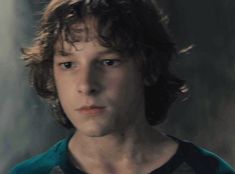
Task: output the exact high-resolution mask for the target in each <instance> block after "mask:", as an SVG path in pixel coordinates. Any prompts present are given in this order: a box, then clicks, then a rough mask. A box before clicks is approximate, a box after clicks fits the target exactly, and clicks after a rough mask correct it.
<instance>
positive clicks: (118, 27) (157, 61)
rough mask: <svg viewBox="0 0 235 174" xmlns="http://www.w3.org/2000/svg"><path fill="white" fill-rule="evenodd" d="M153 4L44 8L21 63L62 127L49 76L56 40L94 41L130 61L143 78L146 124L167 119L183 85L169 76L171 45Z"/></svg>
mask: <svg viewBox="0 0 235 174" xmlns="http://www.w3.org/2000/svg"><path fill="white" fill-rule="evenodd" d="M152 1H154V0H152ZM152 1H151V0H118V1H110V0H51V1H50V3H49V4H48V5H47V7H46V8H45V10H44V12H43V16H42V18H41V21H40V26H39V28H38V32H37V37H36V38H35V40H34V43H33V45H32V46H31V47H29V48H25V49H23V59H24V61H25V62H26V65H27V67H28V68H29V70H30V71H29V77H30V82H31V84H32V85H33V87H34V88H35V90H36V91H37V93H38V94H39V96H41V97H42V98H44V99H46V101H47V102H48V103H49V105H50V106H52V107H51V108H52V109H53V111H54V113H55V116H56V118H57V120H58V121H59V122H60V123H61V124H62V125H64V126H65V127H68V128H70V127H73V126H72V125H71V123H70V122H69V120H68V119H67V117H66V115H65V113H64V112H63V109H62V108H61V105H60V102H59V100H58V96H57V91H56V86H55V83H54V77H53V66H52V63H53V56H54V53H55V43H56V42H57V41H58V40H59V39H62V40H61V46H62V47H61V48H63V43H64V42H63V41H66V42H68V43H69V44H71V45H73V44H74V43H75V42H80V41H86V40H90V39H93V38H95V39H97V41H98V42H99V44H101V45H102V46H104V47H107V48H109V49H111V50H113V51H115V52H117V53H118V54H120V55H123V56H125V57H128V58H132V59H134V60H135V61H136V62H137V63H138V65H140V67H141V71H142V75H143V77H144V79H145V84H146V87H145V98H146V101H145V103H146V119H147V120H148V121H149V124H151V125H156V124H159V123H160V122H162V121H163V120H164V119H165V118H166V115H167V111H168V108H169V106H170V105H171V103H172V102H173V101H174V100H175V98H176V97H177V95H178V94H179V93H180V88H181V87H182V86H183V84H184V82H183V81H182V80H180V79H178V78H176V77H175V76H174V75H173V74H172V73H171V72H170V71H169V64H170V61H171V58H172V56H173V55H174V54H175V53H176V51H175V44H174V43H173V42H172V40H171V38H170V36H169V33H168V30H167V28H166V24H165V20H164V19H165V18H164V16H162V14H161V10H160V9H159V8H158V6H157V5H156V3H155V2H152ZM92 30H94V31H95V32H92ZM94 33H95V34H94ZM92 34H93V35H92Z"/></svg>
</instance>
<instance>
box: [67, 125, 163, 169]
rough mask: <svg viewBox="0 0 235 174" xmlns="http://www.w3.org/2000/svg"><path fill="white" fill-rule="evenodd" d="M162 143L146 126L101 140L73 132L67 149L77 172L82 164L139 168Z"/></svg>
mask: <svg viewBox="0 0 235 174" xmlns="http://www.w3.org/2000/svg"><path fill="white" fill-rule="evenodd" d="M142 123H143V122H142ZM164 139H165V137H164V136H163V135H162V134H161V133H160V132H158V131H156V130H154V129H153V128H152V127H151V126H149V125H148V124H147V123H146V124H140V125H135V126H133V127H130V128H129V129H128V130H125V132H116V133H113V134H109V135H106V136H103V137H87V136H84V135H83V134H81V133H79V132H78V131H77V132H75V134H74V136H73V137H72V139H71V141H70V143H69V149H70V151H71V154H72V158H73V159H72V160H73V162H74V164H75V166H77V167H80V168H82V167H81V163H82V162H84V161H85V162H86V163H87V164H88V163H90V164H93V165H97V166H99V165H103V164H115V165H116V164H117V162H120V165H121V164H122V163H128V165H129V164H130V163H135V164H141V163H144V162H146V161H147V158H149V157H148V156H149V154H151V153H152V152H151V150H152V148H151V147H153V146H156V145H157V144H158V143H160V142H163V140H164ZM147 154H148V155H147ZM80 159H82V160H80ZM75 161H76V162H75ZM79 163H80V165H79ZM98 163H99V164H98Z"/></svg>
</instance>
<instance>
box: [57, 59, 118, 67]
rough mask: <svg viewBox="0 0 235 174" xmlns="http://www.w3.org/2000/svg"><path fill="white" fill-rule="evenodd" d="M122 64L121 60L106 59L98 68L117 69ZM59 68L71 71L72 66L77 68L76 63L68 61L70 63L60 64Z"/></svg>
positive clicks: (100, 62)
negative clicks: (110, 67) (108, 67)
mask: <svg viewBox="0 0 235 174" xmlns="http://www.w3.org/2000/svg"><path fill="white" fill-rule="evenodd" d="M68 63H69V65H70V68H66V67H65V66H66V64H68ZM108 63H112V65H108ZM120 64H121V60H120V59H104V60H101V61H99V62H98V66H99V67H100V66H112V67H117V66H119V65H120ZM59 66H60V67H61V68H62V69H64V70H69V69H71V68H72V67H71V66H75V67H76V65H74V62H71V61H68V62H63V63H59Z"/></svg>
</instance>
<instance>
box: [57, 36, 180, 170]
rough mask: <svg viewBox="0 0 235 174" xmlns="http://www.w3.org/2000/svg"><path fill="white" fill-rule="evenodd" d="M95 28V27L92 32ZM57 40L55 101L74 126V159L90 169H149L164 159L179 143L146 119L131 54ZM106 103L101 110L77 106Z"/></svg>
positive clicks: (141, 86)
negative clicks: (90, 112) (86, 111)
mask: <svg viewBox="0 0 235 174" xmlns="http://www.w3.org/2000/svg"><path fill="white" fill-rule="evenodd" d="M93 33H94V32H93ZM60 43H61V42H59V41H58V42H57V44H56V45H55V51H56V52H55V56H54V63H53V69H54V77H55V83H56V87H57V92H58V96H59V100H60V102H61V105H62V107H63V110H64V112H65V113H66V115H67V116H68V118H69V120H70V121H71V122H72V124H73V125H74V127H75V129H76V131H75V134H74V135H73V137H72V138H71V140H70V142H69V152H70V154H71V161H72V163H73V164H74V165H75V166H76V167H77V168H79V169H81V170H83V171H85V172H87V173H89V174H93V173H96V174H99V173H102V174H106V173H109V174H110V173H112V174H116V173H125V174H132V173H133V174H134V173H135V174H141V173H149V172H151V171H152V170H153V169H156V168H158V167H160V166H161V165H163V164H164V163H166V162H167V161H168V160H169V159H170V158H171V157H172V156H173V155H174V153H175V152H176V150H177V147H178V144H177V143H176V142H174V141H173V140H172V139H170V138H168V137H167V136H165V135H164V134H162V133H160V132H158V131H157V130H155V129H153V128H152V127H151V126H150V125H149V124H148V123H147V121H146V119H145V118H146V117H145V109H144V108H145V103H144V92H143V91H144V80H143V79H142V76H141V73H140V71H139V70H138V68H137V65H136V64H135V63H134V61H133V59H131V58H126V57H122V56H120V55H119V54H117V53H115V52H113V51H111V50H109V49H108V48H105V47H103V46H101V45H100V44H99V43H98V41H97V39H95V35H93V37H91V38H90V39H88V40H84V41H81V42H77V43H75V47H73V46H71V44H68V43H66V42H64V43H63V45H64V50H63V54H61V44H60ZM84 105H87V106H90V105H97V106H104V107H105V109H104V110H103V111H102V112H100V113H95V114H84V113H82V112H80V111H78V110H76V109H78V108H80V107H82V106H84Z"/></svg>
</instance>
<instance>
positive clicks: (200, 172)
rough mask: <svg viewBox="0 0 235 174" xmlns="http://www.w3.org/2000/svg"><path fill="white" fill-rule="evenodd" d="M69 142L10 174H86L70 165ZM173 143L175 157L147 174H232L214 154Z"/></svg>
mask: <svg viewBox="0 0 235 174" xmlns="http://www.w3.org/2000/svg"><path fill="white" fill-rule="evenodd" d="M172 138H174V137H172ZM69 139H70V138H67V139H63V140H61V141H59V142H58V143H56V144H55V145H54V146H53V147H51V148H50V149H49V150H48V151H47V152H45V153H42V154H40V155H37V156H35V157H33V158H31V159H29V160H26V161H24V162H22V163H20V164H18V165H16V166H15V167H14V168H13V169H12V170H11V171H10V174H85V173H84V172H82V171H80V170H78V169H76V168H75V167H73V166H72V164H71V163H70V161H69V156H68V147H67V145H68V141H69ZM174 139H175V140H176V141H178V142H179V148H178V150H177V152H176V154H175V155H174V156H173V157H172V158H171V159H170V160H169V161H168V162H167V163H166V164H165V165H163V166H162V167H160V168H158V169H155V170H154V171H152V172H151V173H150V174H178V173H180V174H235V172H234V170H233V169H232V167H231V166H230V165H229V164H228V163H226V162H225V161H224V160H223V159H221V158H220V157H219V156H217V155H216V154H214V153H212V152H210V151H208V150H206V149H204V148H201V147H198V146H195V145H194V144H192V143H190V142H187V141H182V140H179V139H176V138H174Z"/></svg>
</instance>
